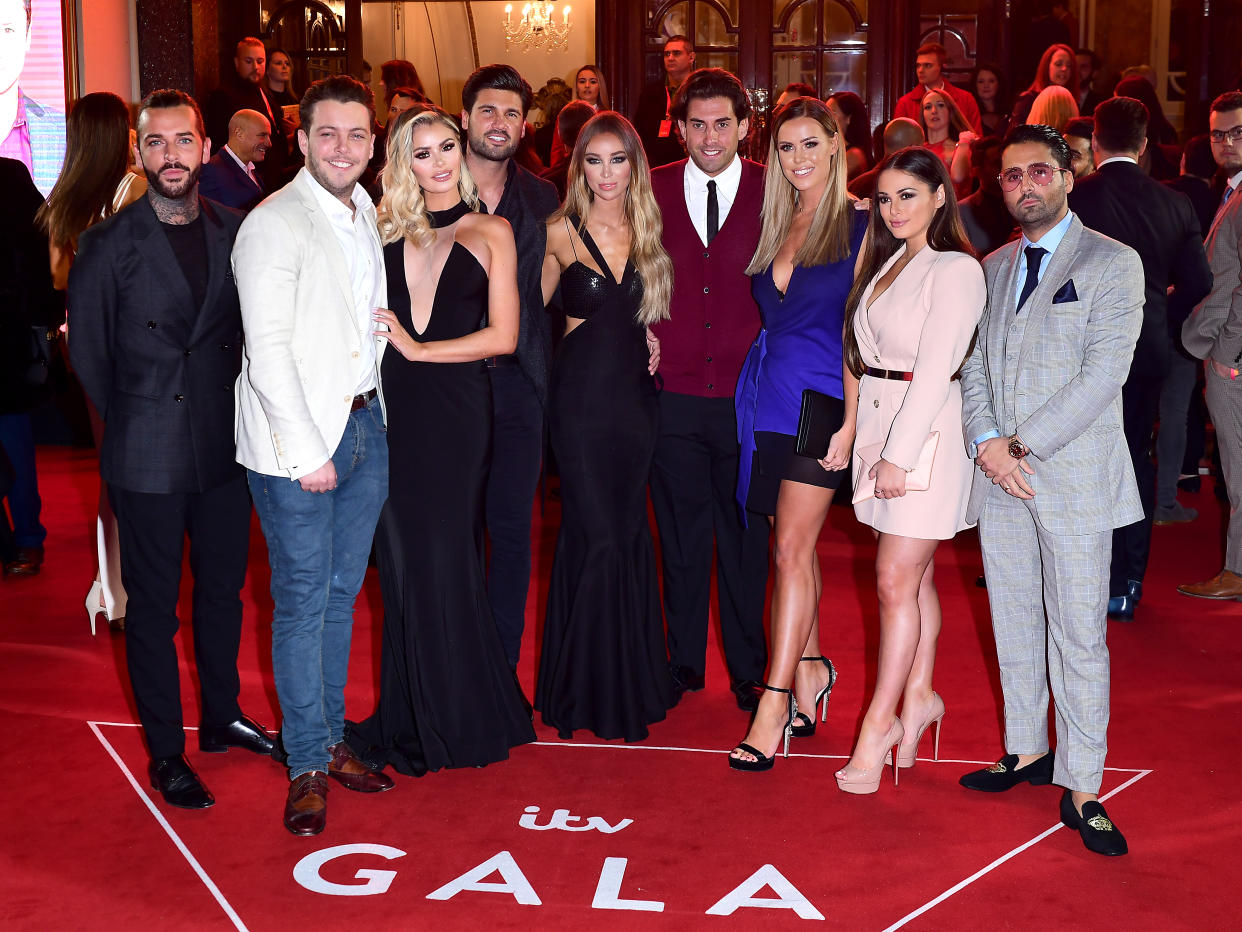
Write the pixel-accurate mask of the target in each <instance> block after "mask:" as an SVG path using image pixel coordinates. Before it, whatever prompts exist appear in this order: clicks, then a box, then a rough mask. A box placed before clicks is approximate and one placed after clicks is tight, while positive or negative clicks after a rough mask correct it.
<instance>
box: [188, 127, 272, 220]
mask: <svg viewBox="0 0 1242 932" xmlns="http://www.w3.org/2000/svg"><path fill="white" fill-rule="evenodd" d="M271 147H272V128H271V124H270V123H268V121H267V117H265V116H264V115H263V114H261V113H259V112H258V111H256V110H238V111H237V112H236V113H234V114H233V116H232V117H231V118H230V119H229V141H228V144H227V145H225V146H223V147H221V149H220V151H219V152H217V153H216V154H215V155H213V156H212V157H211V161H209V162H208V163H207V164H206V165H204V166H203V174H202V176H201V177H200V178H199V183H198V193H199V194H201V195H202V196H203V197H208V198H211V199H212V200H213V201H219V202H220V203H221V204H223V205H224V206H226V207H232V208H234V209H236V210H249V209H250V208H251V207H253V206H254V205H255V204H257V203H259V201H261V200H263V196H264V194H266V193H267V192H266V188H265V187H264V186H263V181H262V179H261V178H260V177H259V173H258V170H257V168H256V166H257V165H261V164H262V163H263V159H264V157H265V156H266V155H267V150H268V149H270V148H271Z"/></svg>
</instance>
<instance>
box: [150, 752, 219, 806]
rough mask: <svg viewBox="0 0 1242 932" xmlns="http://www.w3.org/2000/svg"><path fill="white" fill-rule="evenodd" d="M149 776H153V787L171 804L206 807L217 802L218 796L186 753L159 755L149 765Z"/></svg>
mask: <svg viewBox="0 0 1242 932" xmlns="http://www.w3.org/2000/svg"><path fill="white" fill-rule="evenodd" d="M147 776H149V777H150V778H151V789H153V790H159V791H160V795H161V796H163V797H164V802H166V803H168V805H170V806H176V807H177V808H179V809H206V808H208V807H209V806H214V805H215V804H216V798H215V797H214V796H212V795H211V793H209V792H208V791H207V787H205V786H203V781H202V780H200V779H199V778H198V774H196V773H195V772H194V768H193V767H191V766H190V762H189V761H188V760H186V759H185V755H184V754H181V755H178V756H177V757H157V758H156V759H155V760H153V761H151V763H149V764H148V765H147Z"/></svg>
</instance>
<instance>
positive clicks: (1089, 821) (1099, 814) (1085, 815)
mask: <svg viewBox="0 0 1242 932" xmlns="http://www.w3.org/2000/svg"><path fill="white" fill-rule="evenodd" d="M1061 824H1062V825H1064V826H1065V827H1066V828H1076V829H1078V834H1079V835H1080V836H1082V843H1083V844H1084V845H1085V846H1086V848H1087V850H1088V851H1093V852H1095V853H1096V854H1103V855H1107V856H1109V857H1116V856H1118V855H1121V854H1125V853H1126V852H1127V851H1129V850H1130V847H1129V846H1128V845H1127V844H1126V838H1125V836H1124V835H1122V834H1121V829H1119V828H1117V826H1115V825H1113V820H1112V819H1110V818H1109V817H1108V813H1107V812H1105V811H1104V807H1103V806H1102V805H1100V803H1099V802H1098V801H1097V800H1094V799H1092V800H1088V801H1087V802H1085V803H1083V804H1082V815H1079V814H1078V809H1077V808H1076V807H1075V806H1074V798H1073V797H1072V796H1071V795H1070V791H1069V790H1066V791H1065V795H1063V796H1062V797H1061Z"/></svg>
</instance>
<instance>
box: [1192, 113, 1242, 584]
mask: <svg viewBox="0 0 1242 932" xmlns="http://www.w3.org/2000/svg"><path fill="white" fill-rule="evenodd" d="M1208 125H1209V126H1210V127H1211V140H1212V155H1213V157H1215V159H1216V164H1218V165H1219V166H1220V167H1221V170H1222V171H1223V172H1224V175H1225V180H1226V182H1227V183H1226V186H1225V191H1224V193H1223V195H1222V197H1221V206H1220V208H1219V209H1218V210H1217V211H1216V217H1215V219H1213V221H1212V227H1211V229H1210V230H1209V231H1208V237H1207V242H1206V244H1205V245H1206V247H1207V254H1208V264H1209V265H1211V267H1212V293H1211V294H1209V295H1208V296H1207V297H1206V298H1205V299H1204V300H1203V303H1202V304H1200V305H1199V306H1198V307H1197V308H1195V311H1194V313H1193V314H1191V315H1190V317H1189V318H1187V319H1186V322H1185V323H1184V324H1183V325H1182V343H1183V344H1184V345H1185V347H1186V350H1187V351H1188V352H1189V353H1190V354H1191V355H1193V356H1197V357H1198V358H1199V359H1202V360H1203V361H1204V363H1205V369H1206V372H1205V377H1206V379H1207V404H1208V411H1209V412H1210V413H1211V415H1212V423H1213V424H1214V425H1215V426H1216V445H1217V447H1218V448H1219V449H1220V463H1221V466H1222V467H1223V468H1224V472H1225V485H1226V487H1227V488H1228V490H1229V511H1230V517H1229V534H1228V536H1227V538H1226V541H1227V542H1226V545H1225V567H1224V569H1222V570H1221V571H1220V572H1219V573H1218V574H1217V575H1216V576H1214V577H1213V578H1212V579H1209V580H1207V581H1206V582H1201V583H1191V584H1188V585H1185V586H1178V587H1177V589H1178V591H1179V592H1181V593H1184V594H1185V595H1193V596H1198V597H1199V598H1201V599H1237V600H1239V601H1242V516H1240V515H1239V508H1242V379H1240V378H1239V374H1238V368H1239V366H1242V282H1240V281H1239V277H1240V276H1239V273H1240V272H1242V196H1239V194H1238V188H1239V186H1242V93H1239V92H1237V91H1231V92H1229V93H1227V94H1221V95H1220V96H1219V97H1217V98H1216V100H1214V101H1212V110H1211V113H1210V114H1209V116H1208Z"/></svg>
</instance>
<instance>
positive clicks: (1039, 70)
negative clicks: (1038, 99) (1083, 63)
mask: <svg viewBox="0 0 1242 932" xmlns="http://www.w3.org/2000/svg"><path fill="white" fill-rule="evenodd" d="M1057 52H1064V53H1065V54H1067V55H1068V56H1069V57H1070V70H1069V75H1070V79H1069V84H1066V85H1065V89H1066V90H1068V91H1069V92H1070V93H1071V94H1073V95H1074V100H1078V56H1077V55H1076V54H1075V52H1074V50H1073V49H1072V48H1070V47H1069V46H1068V45H1061V44H1059V43H1058V44H1057V45H1050V46H1048V47H1047V48H1046V49H1044V54H1043V55H1041V56H1040V58H1039V65H1038V66H1037V67H1036V68H1035V80H1034V81H1032V82H1031V86H1030V87H1028V88H1027V89H1026V90H1027V92H1028V93H1029V92H1031V91H1034V92H1035V93H1036V94H1038V93H1039V92H1040V91H1042V90H1043V89H1044V88H1045V87H1047V86H1048V85H1049V84H1051V83H1052V79H1051V78H1050V77H1048V72H1049V71H1051V70H1052V56H1053V55H1055V54H1056V53H1057Z"/></svg>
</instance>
